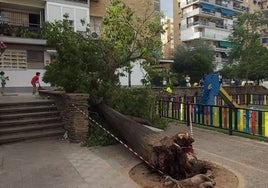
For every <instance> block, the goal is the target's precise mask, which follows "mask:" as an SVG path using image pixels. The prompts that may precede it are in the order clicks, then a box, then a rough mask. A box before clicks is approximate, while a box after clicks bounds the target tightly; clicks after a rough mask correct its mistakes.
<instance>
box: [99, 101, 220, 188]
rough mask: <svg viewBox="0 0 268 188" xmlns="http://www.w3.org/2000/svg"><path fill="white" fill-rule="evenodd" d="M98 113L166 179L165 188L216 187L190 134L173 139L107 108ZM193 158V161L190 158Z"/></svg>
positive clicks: (102, 105) (104, 106) (101, 107)
mask: <svg viewBox="0 0 268 188" xmlns="http://www.w3.org/2000/svg"><path fill="white" fill-rule="evenodd" d="M97 112H98V113H99V115H100V116H101V117H102V119H103V120H104V121H105V122H106V123H107V124H108V125H109V128H110V129H111V130H112V131H114V132H115V133H116V134H117V135H118V137H119V138H120V139H121V140H122V141H123V142H124V143H125V144H127V145H128V146H129V147H130V148H132V149H133V150H134V151H135V152H137V153H138V155H140V156H141V157H142V158H144V160H145V161H146V162H148V163H149V164H151V165H152V166H153V169H154V170H157V171H158V172H160V173H161V175H165V177H166V178H165V183H164V184H165V185H166V187H213V186H214V185H215V182H214V181H213V179H212V178H211V177H210V175H206V173H207V170H208V169H209V167H208V166H207V164H206V163H203V162H201V161H199V160H197V159H196V158H195V157H194V151H193V147H192V143H193V142H194V139H193V138H192V137H191V136H190V135H188V134H187V133H177V134H175V136H173V137H169V136H167V135H166V134H164V132H163V131H160V132H156V131H153V130H152V129H150V128H148V127H146V126H143V124H141V123H139V122H141V121H140V120H139V121H138V122H137V121H135V120H134V119H135V118H134V119H133V118H129V117H127V116H125V115H123V114H121V113H119V112H117V111H116V110H114V109H112V108H110V107H109V106H107V105H105V104H99V105H97ZM191 156H192V157H191Z"/></svg>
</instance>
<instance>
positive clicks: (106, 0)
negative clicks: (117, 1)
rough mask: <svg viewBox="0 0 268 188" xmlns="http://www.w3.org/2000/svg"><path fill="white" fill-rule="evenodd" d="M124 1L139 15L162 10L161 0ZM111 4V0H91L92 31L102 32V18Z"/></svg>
mask: <svg viewBox="0 0 268 188" xmlns="http://www.w3.org/2000/svg"><path fill="white" fill-rule="evenodd" d="M123 2H124V3H125V4H126V5H127V6H129V7H130V8H131V9H132V10H133V11H134V12H135V14H136V15H139V16H146V15H149V14H151V13H152V12H160V0H124V1H123ZM109 5H110V0H91V1H90V28H91V32H92V33H96V34H97V35H99V34H100V28H101V24H102V19H103V17H104V16H105V13H106V9H107V7H109Z"/></svg>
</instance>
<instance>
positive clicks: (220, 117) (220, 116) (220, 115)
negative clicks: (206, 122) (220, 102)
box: [219, 106, 222, 128]
mask: <svg viewBox="0 0 268 188" xmlns="http://www.w3.org/2000/svg"><path fill="white" fill-rule="evenodd" d="M219 126H220V128H222V107H221V106H220V107H219Z"/></svg>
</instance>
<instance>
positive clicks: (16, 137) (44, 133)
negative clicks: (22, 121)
mask: <svg viewBox="0 0 268 188" xmlns="http://www.w3.org/2000/svg"><path fill="white" fill-rule="evenodd" d="M64 133H65V130H64V129H57V130H37V131H32V132H27V133H17V134H10V135H4V136H1V137H0V144H6V143H11V142H18V141H24V140H30V139H36V138H43V137H54V136H59V137H61V136H63V135H64Z"/></svg>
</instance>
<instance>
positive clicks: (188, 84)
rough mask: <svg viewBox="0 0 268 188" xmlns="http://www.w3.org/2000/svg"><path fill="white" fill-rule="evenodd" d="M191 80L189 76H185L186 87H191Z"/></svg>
mask: <svg viewBox="0 0 268 188" xmlns="http://www.w3.org/2000/svg"><path fill="white" fill-rule="evenodd" d="M190 81H191V78H190V76H189V75H186V76H185V82H186V87H191V82H190Z"/></svg>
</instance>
